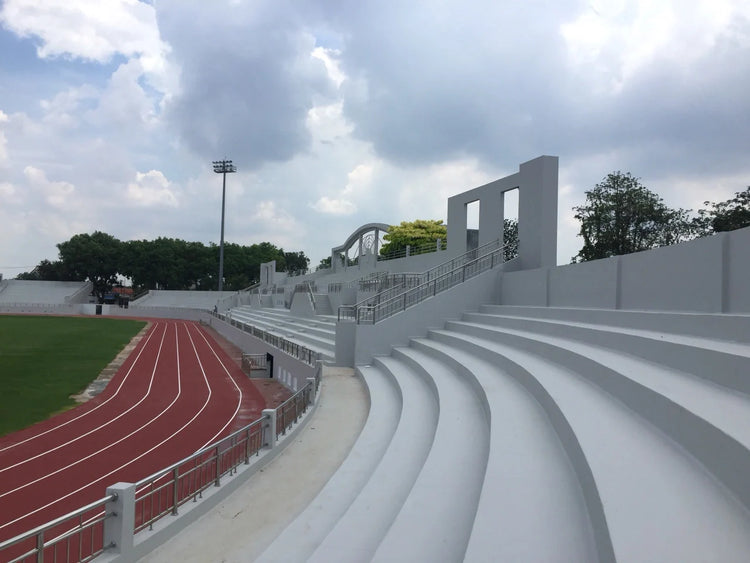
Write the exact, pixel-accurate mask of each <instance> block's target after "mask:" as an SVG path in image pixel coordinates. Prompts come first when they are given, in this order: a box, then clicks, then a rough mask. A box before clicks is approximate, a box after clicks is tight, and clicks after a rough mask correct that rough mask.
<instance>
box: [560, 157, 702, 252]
mask: <svg viewBox="0 0 750 563" xmlns="http://www.w3.org/2000/svg"><path fill="white" fill-rule="evenodd" d="M573 210H574V211H575V218H576V219H578V220H579V221H580V222H581V228H580V231H579V236H581V237H583V248H581V250H580V251H579V253H578V254H577V255H576V256H574V257H573V261H586V260H596V259H598V258H607V257H609V256H617V255H620V254H629V253H631V252H639V251H641V250H648V249H649V248H654V247H657V246H664V245H668V244H675V243H678V242H681V241H684V240H689V239H690V238H694V237H695V236H696V226H695V223H694V222H693V221H692V220H691V219H690V218H689V216H688V211H686V210H684V209H670V208H669V207H667V206H666V205H665V204H664V202H663V201H662V199H661V198H660V197H659V196H658V195H656V194H655V193H653V192H652V191H650V190H649V189H648V188H646V187H645V186H644V185H643V184H641V182H640V180H639V179H638V178H636V177H634V176H633V175H631V174H630V172H627V173H624V174H623V173H622V172H620V171H617V172H613V173H611V174H608V175H607V176H606V177H605V178H604V179H603V180H602V181H601V182H600V183H599V184H597V185H596V186H595V187H594V189H592V190H589V191H587V192H586V203H585V204H584V205H579V206H577V207H574V208H573Z"/></svg>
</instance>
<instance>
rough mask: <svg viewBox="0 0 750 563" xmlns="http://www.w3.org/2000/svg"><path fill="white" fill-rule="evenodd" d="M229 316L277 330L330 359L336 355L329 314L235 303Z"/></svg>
mask: <svg viewBox="0 0 750 563" xmlns="http://www.w3.org/2000/svg"><path fill="white" fill-rule="evenodd" d="M230 314H231V317H232V319H234V320H237V321H240V322H243V323H246V324H248V325H252V326H255V327H257V328H260V329H262V330H264V331H266V332H270V333H272V334H277V335H279V336H282V337H284V338H286V339H287V340H290V341H292V342H296V343H297V344H301V345H302V346H305V347H307V348H309V349H311V350H313V351H315V352H320V353H321V354H323V359H325V360H327V361H333V360H334V359H335V356H336V318H335V317H333V316H331V315H316V316H315V317H298V316H295V315H292V314H291V313H289V311H287V310H285V309H271V308H267V309H258V308H254V307H251V306H249V305H242V306H240V307H235V308H233V309H232V310H231V312H230Z"/></svg>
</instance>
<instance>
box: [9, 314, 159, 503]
mask: <svg viewBox="0 0 750 563" xmlns="http://www.w3.org/2000/svg"><path fill="white" fill-rule="evenodd" d="M167 326H168V325H167V324H165V325H164V332H163V333H162V335H161V341H160V342H159V350H158V351H157V354H156V359H155V360H154V369H153V370H152V371H151V380H150V381H149V383H148V389H146V394H145V395H144V396H143V397H141V399H140V400H139V401H138V402H137V403H135V404H134V405H132V406H131V407H130V408H128V409H127V410H125V411H123V412H121V413H120V414H118V415H117V416H115V417H114V418H111V419H110V420H108V421H107V422H105V423H104V424H101V425H99V426H97V427H96V428H94V429H92V430H89V431H88V432H86V433H85V434H81V435H80V436H76V437H75V438H73V439H72V440H68V441H67V442H63V443H62V444H58V445H57V446H55V447H54V448H51V449H49V450H45V451H43V452H41V453H39V454H37V455H35V456H33V457H30V458H27V459H24V460H22V461H19V462H17V463H14V464H13V465H9V466H8V467H3V468H2V469H0V473H2V472H3V471H8V470H10V469H13V468H15V467H18V466H19V465H23V464H24V463H28V462H30V461H33V460H35V459H39V458H40V457H42V456H45V455H47V454H48V453H52V452H54V451H57V450H59V449H60V448H64V447H65V446H68V445H70V444H72V443H73V442H75V441H77V440H80V439H81V438H85V437H86V436H88V435H89V434H92V433H94V432H96V431H97V430H101V429H102V428H104V427H105V426H107V425H108V424H111V423H113V422H115V421H116V420H118V419H119V418H121V417H123V416H125V415H126V414H128V413H129V412H130V411H132V410H133V409H134V408H136V407H137V406H138V405H140V404H141V403H142V402H143V401H145V400H146V398H147V397H148V396H149V395H150V394H151V387H152V385H153V383H154V374H155V373H156V366H157V364H158V363H159V358H160V357H161V350H162V347H163V346H164V337H165V336H166V334H167ZM152 334H153V333H152ZM150 338H151V337H150V336H149V340H150ZM144 349H145V346H144ZM141 352H143V349H142V350H141ZM138 358H140V353H139V354H138ZM138 358H136V361H135V362H133V365H132V366H131V367H130V369H129V370H128V373H127V375H126V376H125V379H127V378H128V376H129V375H130V372H131V371H132V370H133V368H134V367H135V364H136V362H137V361H138ZM125 379H123V381H122V383H120V386H119V387H118V388H117V391H116V392H115V394H114V395H112V397H110V399H107V401H109V400H111V399H113V398H114V397H115V395H117V393H119V392H120V389H121V388H122V386H123V385H124V384H125ZM102 405H104V403H102ZM102 405H100V406H102ZM97 408H99V407H97ZM92 411H93V409H92ZM92 411H89V412H92ZM79 418H81V417H80V416H79V417H77V418H74V419H73V420H71V421H70V422H73V421H74V420H78V419H79ZM66 424H68V423H66ZM62 426H63V425H60V426H57V427H56V428H60V427H62ZM56 428H54V429H56ZM54 429H53V430H54ZM40 436H41V434H40ZM2 496H3V495H0V498H2Z"/></svg>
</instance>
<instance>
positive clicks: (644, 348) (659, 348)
mask: <svg viewBox="0 0 750 563" xmlns="http://www.w3.org/2000/svg"><path fill="white" fill-rule="evenodd" d="M481 311H482V312H480V313H466V314H465V315H464V316H463V320H465V321H467V322H478V323H481V324H486V325H492V326H497V327H505V328H509V329H512V328H518V329H521V330H528V331H531V332H534V333H538V334H546V335H550V336H565V337H566V338H570V339H575V340H580V341H584V342H588V343H590V344H593V345H597V346H601V347H605V348H610V349H613V350H619V351H622V352H624V353H627V354H629V355H636V356H639V357H641V358H643V359H645V360H649V361H652V362H656V363H659V364H663V365H665V366H669V367H671V368H674V369H677V370H680V371H683V372H687V373H691V374H693V375H695V376H697V377H700V378H704V379H707V380H709V381H711V382H713V383H716V384H719V385H722V386H726V387H729V388H731V389H734V390H737V391H741V392H743V393H749V394H750V379H749V378H747V377H744V373H745V371H746V369H747V365H748V360H749V359H750V343H745V342H743V340H741V339H742V338H743V337H744V333H743V331H742V330H738V328H739V325H740V324H744V323H745V322H747V325H748V330H749V331H750V316H745V317H743V316H727V317H726V320H727V321H728V322H727V323H726V324H727V325H728V326H725V325H723V324H721V323H719V322H718V319H715V318H714V317H716V316H715V315H708V317H709V318H710V320H711V321H712V322H711V323H710V324H711V325H712V326H713V327H714V328H715V329H716V330H715V332H714V333H711V337H710V338H708V337H702V336H699V335H693V334H690V333H698V332H701V331H702V330H703V329H702V327H703V325H704V324H706V323H707V320H706V319H705V318H704V317H705V316H703V315H690V316H684V318H683V319H682V320H683V322H682V324H681V325H680V330H681V331H682V332H681V333H673V332H667V331H665V329H668V328H669V326H659V325H667V323H665V322H663V320H662V321H661V322H655V323H654V325H656V326H652V325H649V324H648V323H647V322H645V321H648V320H655V321H656V320H657V319H659V317H654V316H653V314H650V315H651V317H648V316H645V317H644V316H642V315H641V316H638V317H639V318H640V320H641V321H642V322H640V323H638V324H641V325H643V326H640V327H637V328H636V327H620V326H618V325H617V324H615V323H616V322H617V320H618V318H620V317H621V315H618V314H617V313H619V312H617V311H607V312H603V313H605V314H606V316H605V315H595V317H596V320H599V321H604V320H606V321H607V323H606V324H604V323H592V322H583V321H581V320H578V319H577V320H575V321H569V320H566V319H565V317H562V318H559V317H555V316H553V315H554V313H555V312H552V313H547V316H546V317H545V318H539V317H537V316H534V317H531V318H526V317H522V316H519V313H518V312H516V313H515V314H514V315H507V314H505V311H503V310H501V309H498V308H490V307H483V308H482V309H481ZM565 312H566V313H568V312H567V311H565ZM534 313H536V312H535V311H534ZM569 314H570V313H568V315H569ZM566 316H567V315H566ZM667 316H671V315H667ZM625 318H629V320H630V323H629V324H631V325H634V324H636V323H634V322H633V321H634V320H635V319H634V318H633V317H632V316H630V315H625ZM738 321H742V322H738ZM719 334H729V335H731V336H732V337H733V338H739V339H740V340H732V341H727V340H724V339H719V338H718V335H719Z"/></svg>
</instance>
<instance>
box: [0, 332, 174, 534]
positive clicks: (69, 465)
mask: <svg viewBox="0 0 750 563" xmlns="http://www.w3.org/2000/svg"><path fill="white" fill-rule="evenodd" d="M166 332H167V331H166V329H165V330H164V334H165V335H166ZM176 337H177V330H176V328H175V340H176ZM162 339H163V336H162ZM177 353H178V358H177V395H176V396H175V398H174V399H173V400H172V402H171V403H169V405H168V406H167V407H166V408H165V409H164V410H162V411H161V412H160V413H159V414H158V415H157V416H156V417H155V418H152V419H151V420H149V421H148V422H146V423H145V424H143V425H141V426H140V427H138V428H136V429H135V430H133V431H132V432H131V433H130V434H128V435H126V436H123V437H122V438H120V439H119V440H117V441H116V442H112V443H110V444H108V445H106V446H104V447H103V448H100V449H98V450H97V451H95V452H93V453H90V454H89V455H87V456H86V457H82V458H80V459H77V460H76V461H74V462H73V463H69V464H68V465H66V466H64V467H60V468H58V469H56V470H55V471H52V472H50V473H47V474H46V475H43V476H42V477H39V478H38V479H34V480H33V481H29V482H28V483H24V484H23V485H20V486H18V487H16V488H15V489H11V490H9V491H6V492H4V493H2V494H0V498H3V497H5V496H8V495H9V494H12V493H15V492H16V491H20V490H21V489H25V488H26V487H30V486H31V485H34V484H35V483H39V482H40V481H43V480H45V479H47V478H48V477H52V476H53V475H57V474H58V473H60V472H62V471H65V470H66V469H70V468H71V467H73V466H75V465H78V464H79V463H83V462H84V461H86V460H87V459H91V458H92V457H94V456H96V455H99V454H100V453H102V452H104V451H106V450H108V449H109V448H111V447H113V446H116V445H117V444H119V443H120V442H122V441H123V440H126V439H127V438H129V437H130V436H132V435H133V434H135V433H136V432H138V431H140V430H141V429H143V428H144V427H146V426H148V425H149V424H151V422H153V421H154V420H156V419H157V418H159V417H160V416H161V415H162V414H164V413H165V412H166V411H167V410H169V409H170V408H171V406H172V405H174V404H175V402H176V401H177V399H178V398H179V396H180V390H181V389H180V380H179V378H180V375H179V372H180V359H179V345H178V348H177ZM160 356H161V346H160V347H159V356H158V357H157V358H156V362H154V369H153V371H152V372H151V381H149V385H148V389H149V393H150V392H151V386H152V385H153V382H154V377H155V374H156V367H157V365H158V364H159V357H160ZM144 398H145V397H144ZM0 528H2V526H0Z"/></svg>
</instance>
